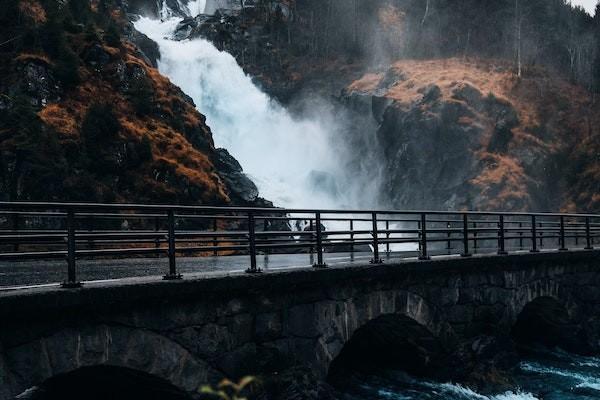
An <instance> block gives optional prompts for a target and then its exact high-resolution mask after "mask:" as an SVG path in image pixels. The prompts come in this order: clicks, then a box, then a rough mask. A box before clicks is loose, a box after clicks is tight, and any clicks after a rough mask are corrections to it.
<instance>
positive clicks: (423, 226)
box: [419, 213, 431, 260]
mask: <svg viewBox="0 0 600 400" xmlns="http://www.w3.org/2000/svg"><path fill="white" fill-rule="evenodd" d="M419 227H420V228H421V232H420V233H421V241H420V243H421V254H420V255H419V260H431V257H429V254H427V214H425V213H422V214H421V222H420V223H419Z"/></svg>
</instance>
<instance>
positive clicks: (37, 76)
mask: <svg viewBox="0 0 600 400" xmlns="http://www.w3.org/2000/svg"><path fill="white" fill-rule="evenodd" d="M17 69H18V72H19V73H20V74H21V76H22V77H23V79H22V82H21V90H22V92H23V93H25V94H26V95H28V96H29V97H30V98H31V104H32V105H33V106H36V107H43V106H45V105H46V104H48V103H50V102H56V101H59V100H60V94H61V87H60V84H59V83H58V81H57V80H56V79H55V77H54V75H53V73H52V69H51V67H50V66H49V65H48V63H46V62H45V61H44V60H42V59H31V60H27V61H26V62H24V63H23V64H22V65H20V66H19V67H17ZM15 89H16V88H15ZM7 106H9V105H8V104H7Z"/></svg>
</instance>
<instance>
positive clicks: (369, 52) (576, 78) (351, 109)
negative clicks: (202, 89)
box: [178, 0, 600, 211]
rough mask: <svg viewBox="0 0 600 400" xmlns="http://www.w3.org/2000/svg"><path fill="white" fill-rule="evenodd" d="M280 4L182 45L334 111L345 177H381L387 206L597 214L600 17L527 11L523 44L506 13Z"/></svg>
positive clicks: (203, 21)
mask: <svg viewBox="0 0 600 400" xmlns="http://www.w3.org/2000/svg"><path fill="white" fill-rule="evenodd" d="M276 3H277V4H276V6H274V7H272V8H270V9H266V8H264V9H261V8H258V9H248V10H245V11H244V12H243V13H242V14H236V13H235V12H233V13H232V12H222V13H217V15H215V16H214V17H207V16H199V17H197V18H196V19H194V20H191V19H187V20H185V21H183V22H182V23H181V24H180V27H179V30H178V35H180V38H181V39H184V38H193V37H197V36H200V37H205V38H208V39H209V40H211V41H212V42H213V43H214V44H215V45H216V46H217V47H219V48H220V49H223V50H226V51H228V52H230V53H231V54H232V55H234V56H235V57H236V59H237V61H238V63H239V64H240V65H242V66H243V67H244V69H245V70H246V71H247V73H249V74H250V75H251V76H253V77H254V78H255V80H256V81H257V83H258V84H259V85H261V87H263V88H264V90H265V91H267V92H268V93H270V94H271V95H273V96H274V97H276V98H277V99H279V100H280V101H282V102H283V103H285V104H288V105H290V106H291V107H292V108H294V107H298V106H297V105H298V103H300V104H302V105H304V104H306V103H311V102H314V99H315V98H325V99H329V100H330V101H331V99H332V98H334V99H335V100H334V101H333V103H334V104H333V107H334V108H336V109H337V111H336V114H337V115H343V116H344V118H345V119H346V120H350V122H349V123H348V121H346V125H348V126H349V128H348V129H347V132H346V135H347V136H346V139H347V141H348V142H350V143H352V145H351V146H349V147H351V148H352V152H353V154H352V157H353V158H354V160H355V162H354V163H353V162H349V168H356V169H357V171H358V169H360V168H363V166H362V165H361V162H360V160H366V159H372V160H373V163H372V164H373V165H371V168H379V167H381V168H383V172H382V179H383V182H382V186H381V190H380V191H379V193H377V195H378V196H379V197H380V198H378V199H377V200H378V202H379V203H381V204H383V205H384V206H385V207H393V208H424V207H429V208H434V209H466V208H468V209H482V210H490V209H510V210H537V211H546V210H557V209H562V210H571V211H574V210H578V211H598V210H600V203H599V198H600V175H599V174H600V146H599V144H598V142H599V140H600V136H599V132H598V130H599V129H598V122H600V121H598V119H599V117H598V115H600V113H599V111H600V110H599V105H598V102H597V94H594V92H593V90H592V89H593V88H594V85H595V84H594V82H595V81H594V79H597V76H598V75H597V72H598V71H596V70H594V67H593V65H595V64H594V59H595V58H597V59H600V58H599V57H600V53H598V52H597V51H596V50H594V48H595V47H594V43H596V42H595V41H594V40H595V39H594V29H596V30H597V31H598V32H600V30H599V29H598V26H600V25H599V24H598V22H599V21H600V19H599V18H596V19H592V18H591V17H590V16H589V15H587V14H585V13H584V12H583V11H582V10H581V9H572V8H570V7H569V6H568V5H567V4H565V3H564V2H554V3H552V4H547V3H544V4H543V5H542V4H541V3H540V2H531V3H526V4H525V5H524V6H523V7H524V9H523V10H521V11H520V12H522V13H523V16H522V18H523V19H524V21H525V20H526V22H523V24H524V26H525V25H526V26H527V28H526V29H527V32H526V33H524V36H526V38H527V39H526V40H523V43H521V42H520V41H519V42H516V39H517V37H516V36H515V32H514V31H513V30H511V29H512V28H511V26H512V25H510V24H509V22H510V21H511V18H514V15H512V13H514V2H513V3H512V6H511V4H508V3H507V2H505V1H502V2H494V4H490V2H473V1H467V0H465V1H463V2H460V3H459V4H457V5H456V7H450V6H449V5H448V4H447V3H448V2H446V1H436V2H432V5H434V6H433V7H432V9H430V10H429V11H428V12H427V14H426V13H425V11H426V10H425V8H424V7H425V5H424V4H423V3H424V2H418V1H408V0H402V1H386V0H378V1H373V2H368V3H367V2H361V1H358V2H354V3H353V4H354V5H355V6H356V8H354V9H353V8H351V7H350V4H349V3H348V4H346V3H343V4H342V3H339V2H331V3H323V2H312V1H295V2H294V1H292V2H287V1H286V2H283V1H282V2H276ZM473 3H476V4H473ZM327 4H329V6H327ZM511 7H512V8H511ZM536 7H537V8H536ZM536 9H537V10H538V11H540V10H542V11H543V12H538V13H536V12H535V11H536ZM269 10H272V11H269ZM467 11H468V12H467ZM486 13H488V14H489V15H487V14H486ZM334 16H335V18H337V22H335V23H334V21H333V20H334V19H335V18H334ZM424 16H426V18H424ZM467 16H469V18H466V17H467ZM492 16H495V17H497V19H496V20H495V22H493V23H492V21H491V20H490V18H492ZM486 21H487V23H486ZM499 21H507V24H505V25H503V24H501V23H500V22H499ZM552 23H554V24H555V25H554V28H553V27H552V26H551V24H552ZM569 24H570V25H569ZM575 26H577V33H575V31H574V29H575ZM442 28H447V30H446V31H443V29H442ZM523 29H525V28H523ZM552 29H553V30H552ZM550 30H552V32H553V33H552V35H551V36H549V35H546V33H547V32H549V31H550ZM449 35H450V36H451V37H453V38H456V42H452V41H450V39H449V37H450V36H449ZM599 37H600V36H599ZM466 40H469V42H465V41H466ZM573 40H575V41H576V42H577V43H578V44H577V46H576V48H575V47H572V50H573V52H572V53H571V55H575V59H571V61H572V62H571V63H570V62H569V53H568V52H566V50H565V49H568V48H569V43H572V41H573ZM516 45H518V47H519V48H520V49H521V57H520V58H519V59H518V60H517V59H514V57H513V55H514V50H515V46H516ZM598 65H600V64H598ZM594 71H596V72H594ZM594 73H596V75H594ZM519 75H520V76H519ZM438 92H439V93H438ZM303 107H304V106H300V110H299V111H300V112H302V111H303ZM373 137H375V138H376V141H377V143H376V144H375V145H373V139H372V138H373Z"/></svg>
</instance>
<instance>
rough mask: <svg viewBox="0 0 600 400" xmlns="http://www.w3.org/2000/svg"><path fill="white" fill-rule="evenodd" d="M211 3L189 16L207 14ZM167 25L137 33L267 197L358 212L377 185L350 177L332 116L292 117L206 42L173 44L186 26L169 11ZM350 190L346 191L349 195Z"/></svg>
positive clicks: (148, 25)
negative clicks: (148, 40) (149, 43)
mask: <svg viewBox="0 0 600 400" xmlns="http://www.w3.org/2000/svg"><path fill="white" fill-rule="evenodd" d="M203 6H204V1H202V0H198V1H196V2H192V3H189V4H187V5H186V6H182V7H184V8H183V9H184V10H188V11H190V13H192V12H193V11H192V10H196V11H199V10H202V8H203ZM161 15H162V18H161V19H160V20H157V19H151V18H145V17H142V18H141V19H139V20H138V21H136V22H135V27H136V29H138V30H139V31H141V32H143V33H144V34H146V35H147V36H148V37H150V38H151V39H153V40H154V41H156V42H157V43H158V45H159V48H160V54H161V59H160V60H159V65H158V66H159V70H160V71H161V72H162V73H163V74H164V75H166V76H168V77H169V78H170V79H171V81H172V82H173V83H175V84H176V85H178V86H179V87H181V88H182V89H183V91H184V92H186V93H187V94H188V95H189V96H191V97H192V98H193V100H194V102H195V104H196V106H197V108H198V110H199V111H200V112H201V113H203V114H204V115H206V118H207V124H208V125H209V126H210V127H211V130H212V132H213V137H214V140H215V144H216V145H217V146H218V147H223V148H226V149H227V150H228V151H229V152H230V153H231V154H232V155H233V156H234V157H235V158H236V159H237V160H238V161H239V162H240V164H241V165H242V166H243V168H244V170H245V172H246V173H247V174H248V175H249V176H250V177H251V178H252V179H253V180H254V181H255V183H256V184H257V186H258V188H259V191H260V194H261V196H262V197H264V198H267V199H269V200H271V201H273V202H274V203H275V204H276V205H278V206H283V207H296V208H306V207H312V208H339V207H357V206H359V204H358V203H360V200H359V199H360V198H362V197H364V196H363V193H366V192H367V191H368V185H369V184H373V181H372V180H370V181H368V180H363V181H362V182H361V183H360V184H350V183H349V182H350V181H352V182H357V181H358V180H357V177H356V176H354V177H348V176H347V171H346V168H345V167H344V159H343V156H342V154H343V153H344V150H343V149H344V145H345V143H344V140H343V139H342V140H340V139H339V136H338V134H339V129H338V122H337V121H336V120H335V117H334V116H333V115H330V114H328V113H327V112H324V113H323V112H320V113H319V114H318V115H317V114H312V115H311V116H310V117H307V116H305V117H303V118H298V117H293V116H292V115H290V113H288V112H287V111H286V110H285V109H284V108H283V107H282V106H280V105H279V104H278V103H277V102H275V101H273V100H271V99H270V98H269V96H268V95H266V94H265V93H264V92H262V91H261V90H260V89H259V88H258V87H257V86H256V85H255V84H254V83H253V82H252V79H251V78H250V77H249V76H247V75H246V74H245V73H244V71H243V69H242V68H241V67H240V66H239V65H238V64H237V62H236V60H235V58H234V57H233V56H231V55H230V54H228V53H226V52H221V51H219V50H218V49H217V48H216V47H215V46H213V45H212V43H210V42H209V41H207V40H204V39H201V38H198V39H193V40H184V41H175V40H172V33H173V31H174V29H175V27H176V26H177V23H178V22H179V21H180V20H181V19H178V18H176V17H174V16H173V13H172V12H170V11H169V10H168V8H166V6H164V5H163V7H162V11H161ZM342 188H343V190H342Z"/></svg>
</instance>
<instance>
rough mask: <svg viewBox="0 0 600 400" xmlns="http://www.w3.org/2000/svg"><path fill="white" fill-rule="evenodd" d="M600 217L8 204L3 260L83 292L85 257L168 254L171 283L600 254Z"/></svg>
mask: <svg viewBox="0 0 600 400" xmlns="http://www.w3.org/2000/svg"><path fill="white" fill-rule="evenodd" d="M599 238H600V215H593V214H564V213H504V212H443V211H391V210H309V209H306V210H303V209H294V210H292V209H279V208H239V207H195V206H167V205H138V204H87V203H11V202H0V261H6V260H11V261H20V260H42V259H52V258H59V259H63V258H64V259H65V260H66V264H67V274H66V279H65V281H64V282H63V286H64V287H78V286H80V282H79V278H78V276H77V275H78V274H77V268H76V264H77V260H78V259H80V258H102V257H111V258H122V257H133V256H135V257H152V256H154V257H156V256H159V257H160V256H164V257H167V258H168V271H167V273H166V274H165V276H164V279H181V278H182V275H181V274H180V273H179V272H178V268H177V258H178V256H183V255H186V256H196V257H209V256H228V255H240V254H245V255H248V256H249V267H248V270H247V272H248V273H259V272H261V270H260V269H259V268H258V266H257V254H273V253H279V254H291V253H294V254H295V253H310V254H316V261H315V262H314V267H315V268H327V264H326V262H325V258H324V254H327V253H332V252H336V251H344V252H349V253H351V254H352V255H353V254H354V253H355V252H369V253H371V254H372V257H371V263H374V264H378V263H381V262H383V259H382V257H381V254H382V253H385V255H386V256H388V257H390V256H392V255H394V256H395V255H400V256H401V257H418V259H419V260H429V259H430V256H431V255H439V254H446V255H460V256H462V257H469V256H471V255H472V254H473V252H477V253H497V254H499V255H505V254H508V253H509V252H514V251H524V250H528V251H531V252H539V251H540V249H546V250H549V249H555V250H557V251H566V250H567V249H568V248H582V249H587V250H592V249H593V246H594V243H595V242H596V243H598V241H599V240H600V239H599Z"/></svg>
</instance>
